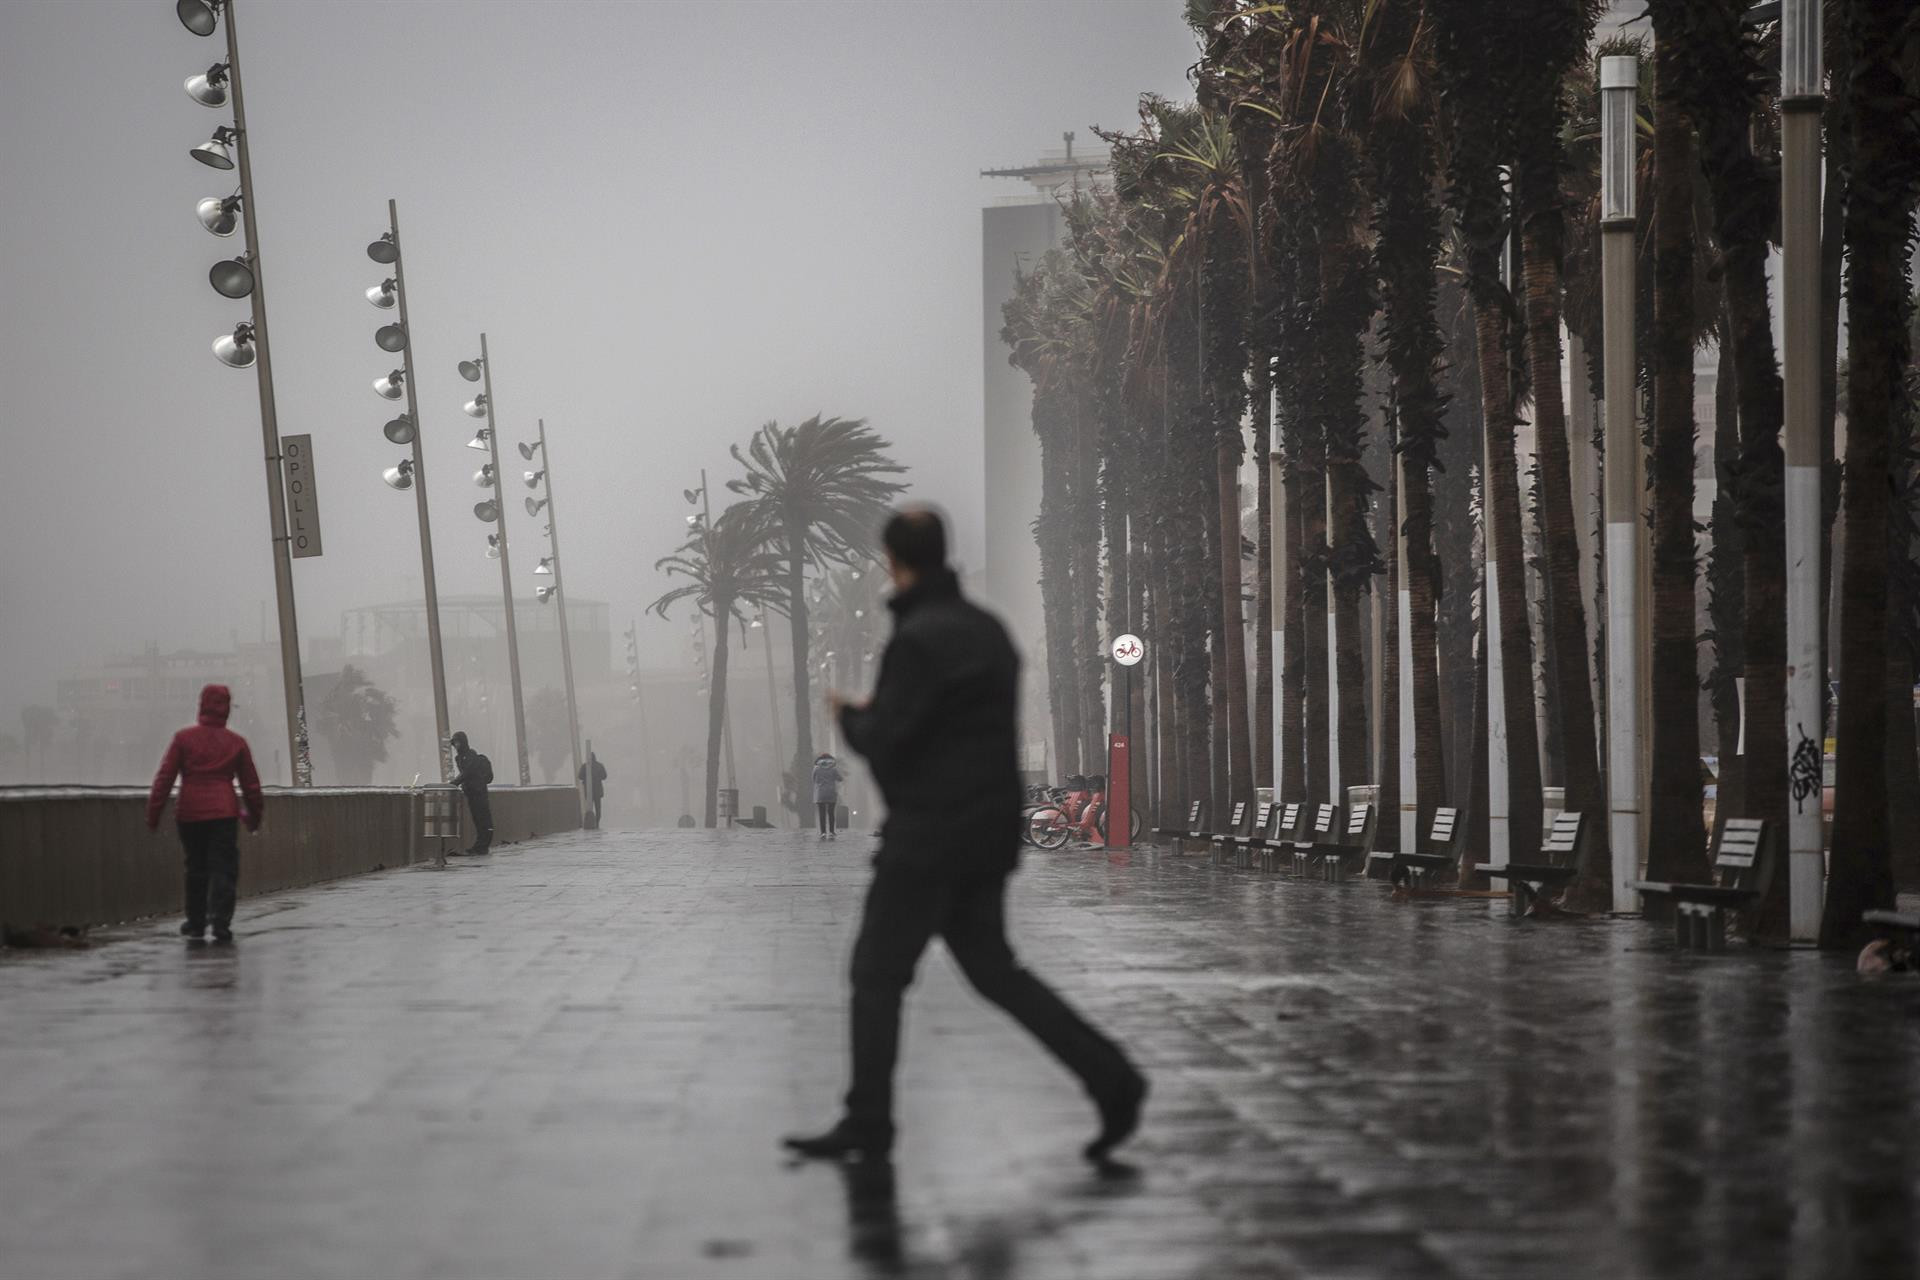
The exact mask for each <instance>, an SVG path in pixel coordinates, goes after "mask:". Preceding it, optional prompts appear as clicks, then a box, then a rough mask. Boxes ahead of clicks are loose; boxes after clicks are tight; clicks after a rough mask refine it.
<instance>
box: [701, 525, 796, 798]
mask: <svg viewBox="0 0 1920 1280" xmlns="http://www.w3.org/2000/svg"><path fill="white" fill-rule="evenodd" d="M786 538H787V547H786V551H787V555H786V560H787V620H788V621H789V622H791V623H792V624H793V625H791V626H790V627H788V628H787V640H788V642H789V644H790V646H791V653H792V656H793V769H792V774H793V776H792V779H791V785H792V788H793V797H794V806H795V809H796V811H797V810H798V808H799V805H800V804H801V798H800V788H801V784H802V781H803V780H804V779H805V778H806V776H807V770H808V769H809V768H811V767H812V764H813V689H812V686H811V684H810V681H809V676H810V675H811V674H812V673H811V672H810V671H809V670H808V669H807V637H808V635H809V634H810V632H809V630H808V627H807V575H806V567H807V566H806V559H805V552H804V550H803V548H804V547H805V545H806V539H805V531H804V530H801V529H794V528H791V527H790V528H788V529H787V531H786ZM708 825H712V824H708Z"/></svg>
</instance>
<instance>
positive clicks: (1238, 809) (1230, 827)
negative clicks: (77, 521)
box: [1207, 800, 1248, 862]
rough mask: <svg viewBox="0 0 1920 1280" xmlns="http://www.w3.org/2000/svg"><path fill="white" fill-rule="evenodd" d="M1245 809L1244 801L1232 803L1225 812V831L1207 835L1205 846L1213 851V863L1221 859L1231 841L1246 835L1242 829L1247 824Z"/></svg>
mask: <svg viewBox="0 0 1920 1280" xmlns="http://www.w3.org/2000/svg"><path fill="white" fill-rule="evenodd" d="M1247 807H1248V806H1247V802H1246V801H1245V800H1235V801H1234V802H1233V808H1231V809H1229V810H1228V811H1227V826H1226V830H1224V831H1209V832H1208V833H1207V844H1208V845H1210V846H1211V847H1212V849H1213V860H1214V861H1215V862H1219V861H1221V860H1222V859H1223V857H1224V856H1225V850H1227V849H1228V848H1230V847H1231V845H1232V842H1233V841H1235V840H1237V839H1239V838H1240V837H1241V836H1242V835H1244V834H1246V832H1245V830H1244V828H1245V827H1246V823H1247V816H1248V815H1247Z"/></svg>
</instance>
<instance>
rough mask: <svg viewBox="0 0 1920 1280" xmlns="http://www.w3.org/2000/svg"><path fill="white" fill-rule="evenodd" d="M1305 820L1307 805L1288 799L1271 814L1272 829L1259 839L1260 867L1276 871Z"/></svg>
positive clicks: (1299, 832) (1264, 869) (1263, 869)
mask: <svg viewBox="0 0 1920 1280" xmlns="http://www.w3.org/2000/svg"><path fill="white" fill-rule="evenodd" d="M1306 820H1307V806H1306V805H1304V804H1301V803H1300V802H1299V801H1298V800H1289V801H1287V802H1286V803H1284V804H1282V805H1281V806H1280V807H1279V810H1278V812H1276V813H1275V814H1274V815H1273V829H1272V830H1271V831H1270V832H1269V833H1268V834H1267V835H1266V836H1265V837H1263V838H1262V839H1261V840H1260V841H1259V849H1260V869H1261V870H1262V871H1278V870H1280V863H1281V860H1282V859H1283V857H1285V856H1287V855H1288V854H1289V853H1290V851H1291V850H1292V848H1293V842H1294V840H1295V839H1297V838H1298V837H1299V836H1300V835H1301V831H1302V827H1303V826H1304V825H1305V823H1306Z"/></svg>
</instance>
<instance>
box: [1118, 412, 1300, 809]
mask: <svg viewBox="0 0 1920 1280" xmlns="http://www.w3.org/2000/svg"><path fill="white" fill-rule="evenodd" d="M1276 394H1277V393H1276ZM1273 421H1274V422H1276V423H1278V422H1279V416H1278V415H1277V414H1276V415H1274V417H1273ZM1267 466H1268V467H1269V468H1270V469H1271V470H1272V473H1273V475H1272V483H1271V484H1270V485H1269V486H1268V492H1269V493H1271V494H1272V495H1273V497H1272V501H1271V502H1270V503H1269V504H1268V506H1269V511H1268V519H1269V520H1270V521H1271V523H1272V525H1273V529H1272V531H1271V534H1270V542H1271V544H1272V547H1273V554H1272V556H1271V558H1270V562H1269V564H1268V566H1267V572H1268V575H1269V578H1270V589H1269V591H1268V592H1267V595H1268V597H1269V598H1270V599H1271V600H1272V613H1273V616H1272V617H1270V618H1269V619H1268V620H1267V625H1268V627H1269V628H1271V629H1272V632H1273V777H1272V778H1271V779H1269V781H1271V782H1272V783H1273V798H1274V799H1275V800H1279V801H1284V800H1285V799H1286V797H1285V796H1283V795H1282V794H1280V780H1281V779H1282V778H1284V777H1286V773H1287V771H1286V758H1287V735H1286V734H1285V733H1284V732H1283V731H1282V729H1281V725H1282V724H1283V723H1285V720H1286V711H1287V697H1288V685H1287V679H1286V670H1287V631H1286V627H1285V625H1284V621H1283V620H1284V619H1285V618H1286V609H1287V599H1286V589H1287V583H1286V579H1285V576H1284V575H1285V573H1286V566H1287V493H1286V488H1287V486H1286V478H1285V472H1284V470H1283V469H1282V466H1281V460H1280V451H1279V450H1278V449H1272V450H1269V451H1268V453H1267ZM1147 687H1148V688H1149V689H1151V688H1152V687H1153V686H1152V685H1148V686H1147ZM1293 696H1295V697H1297V696H1299V693H1298V690H1294V691H1293Z"/></svg>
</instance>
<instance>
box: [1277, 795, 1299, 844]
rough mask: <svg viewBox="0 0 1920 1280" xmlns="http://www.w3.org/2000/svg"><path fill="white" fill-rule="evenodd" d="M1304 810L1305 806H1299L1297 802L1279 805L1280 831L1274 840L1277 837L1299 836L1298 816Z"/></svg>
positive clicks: (1292, 801)
mask: <svg viewBox="0 0 1920 1280" xmlns="http://www.w3.org/2000/svg"><path fill="white" fill-rule="evenodd" d="M1305 809H1306V806H1305V805H1303V804H1301V803H1300V802H1299V801H1298V800H1289V801H1287V802H1286V803H1285V804H1283V805H1281V806H1280V830H1279V832H1278V835H1276V837H1275V838H1276V839H1277V838H1278V837H1279V836H1295V835H1299V834H1300V815H1301V813H1302V811H1303V810H1305Z"/></svg>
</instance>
